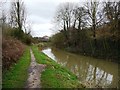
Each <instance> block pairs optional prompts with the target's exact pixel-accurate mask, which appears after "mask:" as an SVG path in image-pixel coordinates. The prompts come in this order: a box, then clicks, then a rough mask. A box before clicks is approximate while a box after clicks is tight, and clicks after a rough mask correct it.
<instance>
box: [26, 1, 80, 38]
mask: <svg viewBox="0 0 120 90" xmlns="http://www.w3.org/2000/svg"><path fill="white" fill-rule="evenodd" d="M68 1H69V2H79V0H24V2H25V5H26V9H27V13H28V19H29V21H30V22H31V23H32V32H31V34H32V36H33V37H42V36H44V35H47V36H51V35H52V34H53V27H54V24H53V23H52V20H53V17H54V15H55V11H56V8H57V6H58V5H59V4H60V3H64V2H68Z"/></svg>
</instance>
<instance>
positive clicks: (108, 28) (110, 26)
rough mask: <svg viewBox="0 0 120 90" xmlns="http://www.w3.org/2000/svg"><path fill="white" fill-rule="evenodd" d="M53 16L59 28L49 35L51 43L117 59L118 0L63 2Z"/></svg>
mask: <svg viewBox="0 0 120 90" xmlns="http://www.w3.org/2000/svg"><path fill="white" fill-rule="evenodd" d="M54 20H55V25H56V27H57V30H58V31H59V32H58V33H56V34H55V35H53V37H52V43H53V45H54V46H56V47H58V48H64V49H66V50H69V51H72V52H77V53H78V52H79V53H82V54H84V55H85V54H86V55H91V56H96V57H100V58H109V59H118V56H119V51H118V50H119V47H118V45H119V41H120V30H119V28H120V26H119V25H120V1H114V2H110V1H106V2H99V1H96V0H91V1H89V2H85V3H83V5H79V4H76V3H62V4H60V5H59V6H58V8H57V10H56V13H55V17H54Z"/></svg>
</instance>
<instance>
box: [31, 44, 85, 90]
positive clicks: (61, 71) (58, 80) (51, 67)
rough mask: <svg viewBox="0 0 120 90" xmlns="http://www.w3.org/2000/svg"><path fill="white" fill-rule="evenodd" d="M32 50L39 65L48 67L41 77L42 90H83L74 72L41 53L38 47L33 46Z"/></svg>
mask: <svg viewBox="0 0 120 90" xmlns="http://www.w3.org/2000/svg"><path fill="white" fill-rule="evenodd" d="M32 50H33V53H34V56H35V58H36V61H37V63H40V64H46V65H47V66H46V69H45V71H43V72H42V76H41V83H42V88H83V87H82V85H81V84H80V83H79V80H78V79H77V77H76V75H74V74H73V73H72V72H70V71H69V70H67V69H66V68H65V67H62V66H61V65H60V64H57V63H56V62H55V61H53V60H52V59H51V58H49V57H48V56H46V55H45V54H44V53H42V52H40V51H39V50H38V48H37V46H32Z"/></svg>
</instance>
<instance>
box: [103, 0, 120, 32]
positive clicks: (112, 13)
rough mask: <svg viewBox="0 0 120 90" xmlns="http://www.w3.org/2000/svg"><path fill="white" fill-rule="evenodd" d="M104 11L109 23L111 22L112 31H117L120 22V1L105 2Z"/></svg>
mask: <svg viewBox="0 0 120 90" xmlns="http://www.w3.org/2000/svg"><path fill="white" fill-rule="evenodd" d="M104 13H105V15H106V17H107V21H108V23H109V24H111V30H112V32H114V31H117V30H118V29H119V24H120V1H119V2H117V1H114V2H110V1H107V2H104ZM117 33H118V32H117Z"/></svg>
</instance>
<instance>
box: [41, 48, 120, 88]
mask: <svg viewBox="0 0 120 90" xmlns="http://www.w3.org/2000/svg"><path fill="white" fill-rule="evenodd" d="M42 52H43V53H45V54H46V55H47V56H48V57H50V58H52V59H53V60H55V62H57V63H59V64H61V65H62V66H64V67H66V68H67V69H69V70H70V71H71V72H72V73H74V74H76V76H77V77H78V78H79V80H80V81H81V83H82V84H84V85H86V86H87V87H89V88H94V87H103V88H117V87H118V85H119V84H118V78H119V76H118V64H117V63H114V62H109V61H107V60H104V59H96V58H93V57H88V56H83V55H77V54H73V53H69V52H66V51H63V50H60V49H57V48H54V47H47V48H44V49H43V50H42Z"/></svg>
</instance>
